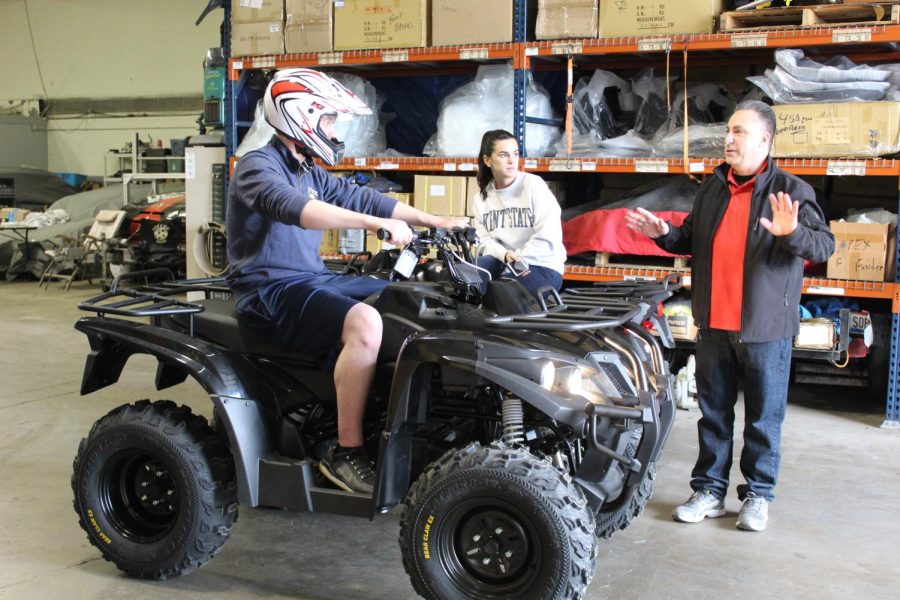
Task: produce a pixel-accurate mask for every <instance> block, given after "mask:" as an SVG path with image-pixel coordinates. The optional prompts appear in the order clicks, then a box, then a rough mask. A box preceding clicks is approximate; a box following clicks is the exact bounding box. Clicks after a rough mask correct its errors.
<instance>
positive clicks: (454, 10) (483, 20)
mask: <svg viewBox="0 0 900 600" xmlns="http://www.w3.org/2000/svg"><path fill="white" fill-rule="evenodd" d="M511 41H513V0H491V1H490V2H484V0H431V45H432V46H452V45H456V44H486V43H498V42H511Z"/></svg>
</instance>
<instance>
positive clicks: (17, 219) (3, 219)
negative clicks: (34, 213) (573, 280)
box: [0, 206, 31, 223]
mask: <svg viewBox="0 0 900 600" xmlns="http://www.w3.org/2000/svg"><path fill="white" fill-rule="evenodd" d="M30 212H31V211H29V210H25V209H24V208H12V207H8V206H6V207H3V208H0V223H21V222H22V221H24V220H25V217H27V216H28V214H29V213H30ZM10 215H12V218H10Z"/></svg>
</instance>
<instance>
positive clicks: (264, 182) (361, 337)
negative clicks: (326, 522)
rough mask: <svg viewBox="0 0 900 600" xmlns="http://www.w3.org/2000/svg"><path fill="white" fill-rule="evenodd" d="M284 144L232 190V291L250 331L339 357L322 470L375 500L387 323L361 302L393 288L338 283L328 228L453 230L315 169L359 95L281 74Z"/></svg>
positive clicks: (332, 158)
mask: <svg viewBox="0 0 900 600" xmlns="http://www.w3.org/2000/svg"><path fill="white" fill-rule="evenodd" d="M264 107H265V116H266V121H268V122H269V124H270V125H271V126H272V127H274V128H275V131H276V132H277V134H276V136H275V137H274V138H273V139H272V140H271V141H270V142H269V144H268V145H266V146H264V147H263V148H260V149H259V150H255V151H252V152H249V153H248V154H246V155H244V156H243V157H242V158H241V160H240V162H238V165H237V168H236V169H235V173H234V177H233V179H232V180H231V184H230V186H229V189H228V204H227V210H226V214H227V230H228V262H229V265H230V270H229V272H228V275H227V280H228V284H229V286H230V287H231V290H232V291H233V292H234V295H235V297H236V310H237V315H238V319H239V321H240V322H241V324H242V325H246V326H247V327H249V328H252V329H254V330H257V331H258V332H260V333H264V334H266V335H270V336H271V337H272V339H274V340H277V341H278V342H280V343H281V344H282V345H283V346H284V347H285V348H290V349H291V350H294V351H296V352H301V353H304V354H309V355H324V354H327V353H333V352H334V349H335V348H339V350H338V353H337V356H336V358H335V357H333V356H332V357H331V360H334V361H335V362H334V383H335V387H336V389H337V407H338V443H337V445H336V446H335V447H334V448H333V449H332V451H330V452H329V453H328V454H327V455H326V456H325V457H323V459H322V460H321V462H320V466H319V469H320V470H321V471H322V474H323V475H325V476H326V477H328V479H330V480H331V481H332V482H333V483H335V484H336V485H337V486H338V487H340V488H342V489H345V490H347V491H356V492H364V493H369V494H371V493H372V486H373V483H374V471H373V468H372V463H371V461H370V459H369V458H368V456H367V455H366V452H365V449H364V446H363V432H362V420H363V413H364V410H365V404H366V399H367V398H368V396H369V388H370V386H371V383H372V377H373V375H374V372H375V360H376V357H377V355H378V349H379V347H380V345H381V331H382V324H381V317H380V316H379V314H378V312H377V311H375V309H373V308H372V307H371V306H367V305H366V304H363V303H362V302H360V301H361V300H363V299H365V298H366V297H368V296H370V295H372V294H373V293H375V292H377V291H378V290H380V289H381V288H382V287H384V285H386V282H385V281H382V280H377V279H372V278H368V277H366V278H360V277H347V276H342V275H333V274H332V273H330V272H329V271H328V270H327V269H326V268H325V265H324V264H323V262H322V259H321V258H319V254H318V249H319V244H320V242H321V239H322V233H321V230H323V229H368V230H369V231H373V232H376V231H378V230H379V229H384V230H386V231H387V232H389V234H390V238H391V240H393V242H394V243H396V244H405V243H407V242H409V241H410V239H411V232H410V229H409V226H408V224H410V225H423V226H426V227H447V228H451V227H453V226H454V225H456V224H457V223H456V222H455V221H453V220H452V219H450V218H446V217H437V216H433V215H429V214H427V213H424V212H422V211H420V210H417V209H415V208H413V207H411V206H407V205H405V204H402V203H398V202H397V201H396V200H394V199H392V198H388V197H387V196H384V195H382V194H379V193H378V192H375V191H374V190H372V189H370V188H364V187H357V186H353V185H350V184H348V183H346V182H345V181H343V180H342V179H339V178H337V177H334V176H332V175H331V174H330V173H328V171H326V170H325V169H323V168H322V167H320V166H317V165H316V164H315V163H314V162H313V158H319V159H320V160H322V161H323V162H324V163H325V164H327V165H334V164H336V163H338V162H340V160H341V158H342V155H343V150H344V144H343V143H342V142H340V141H338V140H337V139H335V136H334V128H333V126H334V122H335V120H336V119H337V118H341V117H352V116H353V115H364V114H371V111H370V110H369V108H368V107H366V105H365V104H364V103H363V101H362V100H361V99H360V98H358V97H357V96H355V95H354V94H353V92H351V91H350V90H348V89H347V88H345V87H344V86H342V85H341V84H340V83H338V82H337V81H335V80H334V79H332V78H331V77H328V76H327V75H325V74H323V73H320V72H318V71H313V70H311V69H288V70H282V71H279V72H278V73H277V74H276V75H275V77H274V78H273V79H272V81H271V82H270V83H269V86H268V88H267V89H266V92H265V96H264Z"/></svg>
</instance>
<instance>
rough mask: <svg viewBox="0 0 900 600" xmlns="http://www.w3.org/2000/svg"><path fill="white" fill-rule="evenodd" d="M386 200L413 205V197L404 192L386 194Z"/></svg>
mask: <svg viewBox="0 0 900 600" xmlns="http://www.w3.org/2000/svg"><path fill="white" fill-rule="evenodd" d="M385 196H387V197H388V198H393V199H394V200H396V201H397V202H402V203H403V204H408V205H410V206H412V205H413V195H412V194H408V193H405V192H388V193H387V194H385Z"/></svg>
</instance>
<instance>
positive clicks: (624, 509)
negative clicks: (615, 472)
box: [597, 464, 656, 539]
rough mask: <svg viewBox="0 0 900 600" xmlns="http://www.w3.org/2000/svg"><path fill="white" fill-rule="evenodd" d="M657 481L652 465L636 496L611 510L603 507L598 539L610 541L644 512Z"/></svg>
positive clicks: (598, 513)
mask: <svg viewBox="0 0 900 600" xmlns="http://www.w3.org/2000/svg"><path fill="white" fill-rule="evenodd" d="M654 479H656V465H655V464H653V465H650V468H649V469H647V475H646V476H645V477H644V479H643V481H641V482H640V483H639V484H638V486H637V489H635V490H634V494H633V495H632V496H631V497H630V498H629V499H628V500H627V501H626V502H624V503H619V504H616V505H614V506H612V507H610V508H607V507H606V506H601V507H600V510H599V511H597V537H598V538H603V539H609V538H611V537H612V536H613V534H615V533H616V532H617V531H621V530H622V529H625V528H626V527H628V526H629V525H631V522H632V521H634V520H635V519H636V518H637V517H638V516H640V514H641V513H642V512H643V511H644V507H645V506H647V502H649V501H650V497H651V496H653V480H654Z"/></svg>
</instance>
